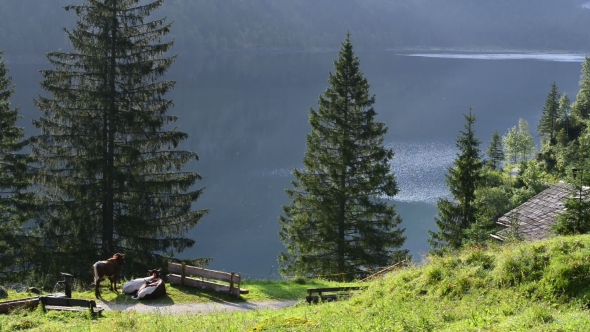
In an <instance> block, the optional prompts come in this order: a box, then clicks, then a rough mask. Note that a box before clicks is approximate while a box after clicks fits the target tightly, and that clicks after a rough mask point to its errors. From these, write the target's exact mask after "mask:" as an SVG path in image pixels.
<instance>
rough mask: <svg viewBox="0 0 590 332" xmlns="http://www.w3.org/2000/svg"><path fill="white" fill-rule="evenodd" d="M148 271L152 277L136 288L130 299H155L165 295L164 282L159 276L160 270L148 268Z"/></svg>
mask: <svg viewBox="0 0 590 332" xmlns="http://www.w3.org/2000/svg"><path fill="white" fill-rule="evenodd" d="M149 273H150V274H151V275H152V277H154V278H153V279H152V280H151V281H148V282H146V283H145V284H143V285H142V286H141V287H140V288H139V289H138V290H137V295H136V296H134V297H132V299H134V300H139V299H157V298H159V297H162V296H164V295H166V284H165V283H164V280H162V278H160V270H150V271H149Z"/></svg>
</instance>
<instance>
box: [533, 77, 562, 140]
mask: <svg viewBox="0 0 590 332" xmlns="http://www.w3.org/2000/svg"><path fill="white" fill-rule="evenodd" d="M560 98H561V96H560V93H559V89H558V88H557V83H555V82H553V83H552V84H551V91H549V93H547V99H545V106H544V107H543V111H542V113H541V118H540V119H539V124H538V125H537V132H538V133H539V134H540V135H541V136H543V137H545V138H546V139H548V140H549V142H550V144H555V143H556V139H555V138H556V136H557V135H556V134H557V132H558V127H559V124H558V121H559V119H562V118H564V117H563V116H562V115H561V114H560V113H559V112H560V110H561V108H560V103H559V102H560Z"/></svg>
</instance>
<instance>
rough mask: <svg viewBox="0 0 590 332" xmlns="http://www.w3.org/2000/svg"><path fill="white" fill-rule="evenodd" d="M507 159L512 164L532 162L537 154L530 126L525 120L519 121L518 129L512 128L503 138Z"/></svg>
mask: <svg viewBox="0 0 590 332" xmlns="http://www.w3.org/2000/svg"><path fill="white" fill-rule="evenodd" d="M502 142H503V143H504V151H505V153H506V159H507V161H508V162H510V163H512V164H516V163H518V162H521V161H524V162H526V161H528V160H531V159H532V158H533V156H534V154H535V152H536V149H535V143H534V141H533V137H532V136H531V133H530V131H529V124H528V122H526V121H525V120H524V119H519V120H518V127H512V128H511V129H510V130H509V131H508V133H507V134H506V135H504V136H503V137H502Z"/></svg>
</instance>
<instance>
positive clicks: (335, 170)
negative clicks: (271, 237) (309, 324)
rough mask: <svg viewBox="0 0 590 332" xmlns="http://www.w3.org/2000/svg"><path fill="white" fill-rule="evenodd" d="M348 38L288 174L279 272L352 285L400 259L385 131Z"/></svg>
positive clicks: (400, 239)
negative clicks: (299, 162)
mask: <svg viewBox="0 0 590 332" xmlns="http://www.w3.org/2000/svg"><path fill="white" fill-rule="evenodd" d="M359 65H360V62H359V58H358V57H356V56H355V55H354V52H353V45H352V43H351V41H350V34H348V35H347V36H346V40H345V41H344V42H343V43H342V47H341V49H340V52H339V53H338V60H336V61H335V62H334V67H335V73H330V75H329V82H330V87H329V88H328V89H327V90H326V91H325V92H324V94H323V95H322V96H320V98H319V101H318V104H319V105H318V106H319V107H318V110H317V111H316V110H314V109H313V108H312V109H310V119H309V123H310V125H311V132H310V133H309V134H308V136H307V152H306V153H305V156H304V158H303V164H304V168H303V169H301V170H298V169H295V170H293V175H294V176H295V181H293V182H292V185H293V187H294V188H293V189H289V190H286V192H287V195H288V196H289V199H290V200H291V204H290V205H288V206H284V207H283V210H284V213H285V215H284V216H280V217H279V219H280V225H281V230H280V237H281V240H282V241H283V243H284V244H285V246H286V248H287V250H288V252H287V253H285V252H282V253H281V254H280V256H279V262H280V264H281V273H283V274H296V275H308V276H309V275H311V276H317V275H322V276H325V277H326V278H330V279H339V280H352V279H354V278H358V277H361V276H363V275H365V274H366V273H367V271H369V270H371V269H373V268H376V267H382V266H387V265H389V264H391V263H393V262H396V261H398V260H400V259H402V258H403V257H405V256H406V255H407V250H398V248H399V247H401V246H402V245H403V244H404V241H405V237H404V236H403V232H404V230H403V229H400V228H398V226H399V224H400V223H401V218H400V216H399V215H398V214H397V213H396V209H395V206H394V205H392V204H389V203H388V200H387V198H389V197H392V196H394V195H396V194H397V192H398V188H397V183H396V181H395V175H394V174H393V173H392V171H391V164H390V162H391V160H392V158H393V156H394V153H393V150H392V149H388V148H386V147H384V146H383V139H384V135H385V134H386V132H387V127H386V126H385V124H384V123H382V122H377V121H376V120H375V116H376V112H375V110H374V109H373V107H372V105H373V104H374V102H375V97H374V96H371V95H369V83H368V82H367V80H366V78H365V77H364V76H363V74H362V72H361V71H360V69H359Z"/></svg>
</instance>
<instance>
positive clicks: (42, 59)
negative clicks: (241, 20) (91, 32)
mask: <svg viewBox="0 0 590 332" xmlns="http://www.w3.org/2000/svg"><path fill="white" fill-rule="evenodd" d="M65 51H66V50H64V52H65ZM329 52H338V49H336V48H312V49H279V48H277V49H274V48H251V49H235V50H218V51H200V52H190V53H189V52H179V53H174V52H171V55H175V54H177V55H178V56H179V58H181V59H185V58H193V57H210V56H234V55H275V54H276V55H279V54H305V53H310V54H311V53H329ZM357 52H359V53H364V52H398V53H414V52H428V53H430V52H448V53H474V54H476V53H506V54H530V53H540V54H588V55H589V56H590V51H588V50H538V49H537V50H535V49H514V48H502V47H393V48H358V49H357ZM3 58H4V60H5V61H6V63H7V64H8V65H30V64H45V63H47V58H46V56H45V55H44V54H42V53H39V54H10V53H9V52H7V51H5V52H4V55H3Z"/></svg>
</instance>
